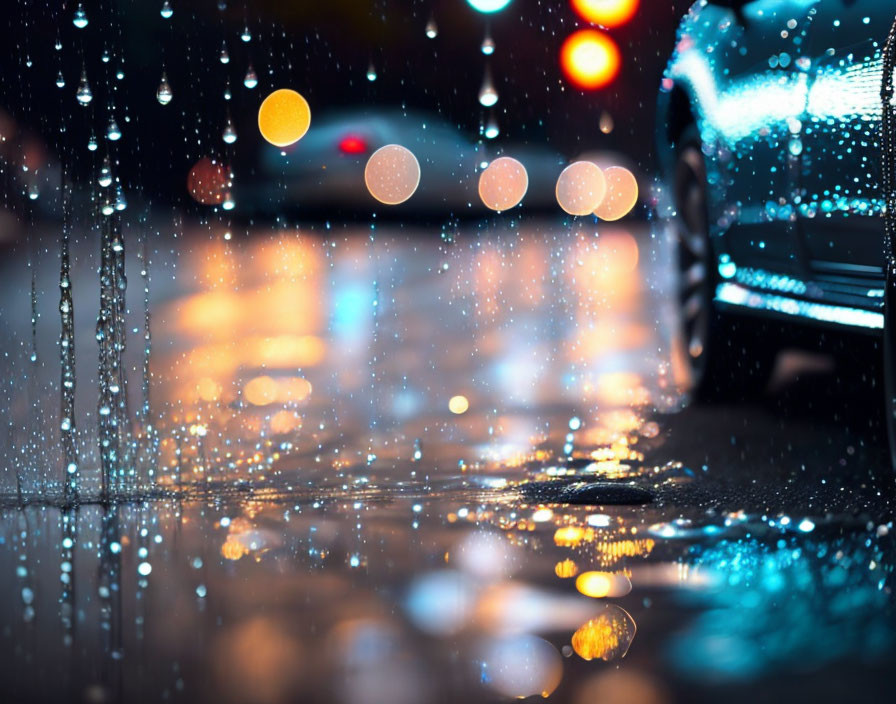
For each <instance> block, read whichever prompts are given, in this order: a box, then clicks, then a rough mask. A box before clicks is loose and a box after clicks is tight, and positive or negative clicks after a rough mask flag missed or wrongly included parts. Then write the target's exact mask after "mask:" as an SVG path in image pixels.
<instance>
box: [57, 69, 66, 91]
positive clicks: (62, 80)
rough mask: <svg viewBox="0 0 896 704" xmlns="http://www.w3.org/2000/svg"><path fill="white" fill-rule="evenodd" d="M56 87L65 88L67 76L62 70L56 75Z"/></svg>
mask: <svg viewBox="0 0 896 704" xmlns="http://www.w3.org/2000/svg"><path fill="white" fill-rule="evenodd" d="M56 87H57V88H65V77H64V76H63V75H62V71H60V72H59V73H58V75H57V76H56Z"/></svg>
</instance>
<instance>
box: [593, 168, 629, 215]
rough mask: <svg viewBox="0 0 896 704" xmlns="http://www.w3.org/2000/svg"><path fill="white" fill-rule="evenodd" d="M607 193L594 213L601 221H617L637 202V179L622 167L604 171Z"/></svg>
mask: <svg viewBox="0 0 896 704" xmlns="http://www.w3.org/2000/svg"><path fill="white" fill-rule="evenodd" d="M604 178H605V179H606V182H607V192H606V194H605V195H604V198H603V200H602V201H601V202H600V205H599V206H597V208H596V209H595V211H594V214H595V215H597V217H599V218H600V219H601V220H608V221H613V220H619V219H620V218H623V217H625V216H626V215H628V214H629V213H630V212H631V209H632V208H634V207H635V204H636V203H637V202H638V179H636V178H635V175H634V174H633V173H632V172H631V171H629V170H628V169H626V168H624V167H622V166H611V167H609V168H607V169H605V170H604Z"/></svg>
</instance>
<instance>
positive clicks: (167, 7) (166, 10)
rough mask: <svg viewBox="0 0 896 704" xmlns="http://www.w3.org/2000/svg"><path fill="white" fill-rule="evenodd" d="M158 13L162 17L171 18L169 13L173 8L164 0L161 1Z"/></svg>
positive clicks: (172, 11)
mask: <svg viewBox="0 0 896 704" xmlns="http://www.w3.org/2000/svg"><path fill="white" fill-rule="evenodd" d="M159 14H160V15H161V16H162V18H163V19H166V20H170V19H171V15H173V14H174V9H173V8H172V7H171V3H170V2H169V1H168V0H165V2H163V3H162V9H161V10H159Z"/></svg>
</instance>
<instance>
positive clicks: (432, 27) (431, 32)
mask: <svg viewBox="0 0 896 704" xmlns="http://www.w3.org/2000/svg"><path fill="white" fill-rule="evenodd" d="M426 36H427V37H429V38H430V39H435V38H436V37H437V36H439V28H438V26H437V25H436V21H435V20H434V19H432V18H430V20H429V22H427V23H426Z"/></svg>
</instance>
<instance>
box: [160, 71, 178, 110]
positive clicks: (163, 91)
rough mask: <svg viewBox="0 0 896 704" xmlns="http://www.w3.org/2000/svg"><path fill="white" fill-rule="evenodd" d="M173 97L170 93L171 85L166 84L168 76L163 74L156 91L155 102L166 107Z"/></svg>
mask: <svg viewBox="0 0 896 704" xmlns="http://www.w3.org/2000/svg"><path fill="white" fill-rule="evenodd" d="M173 97H174V93H172V92H171V84H170V83H168V76H167V75H166V74H165V73H164V72H163V73H162V80H161V82H160V83H159V88H158V90H156V100H158V101H159V103H161V104H162V105H167V104H168V103H170V102H171V99H172V98H173Z"/></svg>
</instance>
